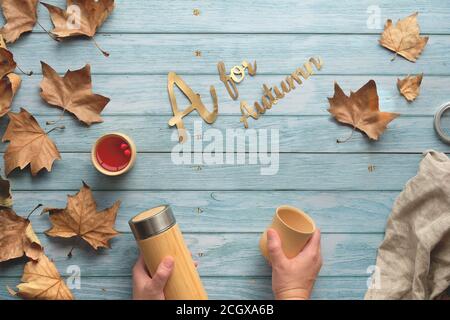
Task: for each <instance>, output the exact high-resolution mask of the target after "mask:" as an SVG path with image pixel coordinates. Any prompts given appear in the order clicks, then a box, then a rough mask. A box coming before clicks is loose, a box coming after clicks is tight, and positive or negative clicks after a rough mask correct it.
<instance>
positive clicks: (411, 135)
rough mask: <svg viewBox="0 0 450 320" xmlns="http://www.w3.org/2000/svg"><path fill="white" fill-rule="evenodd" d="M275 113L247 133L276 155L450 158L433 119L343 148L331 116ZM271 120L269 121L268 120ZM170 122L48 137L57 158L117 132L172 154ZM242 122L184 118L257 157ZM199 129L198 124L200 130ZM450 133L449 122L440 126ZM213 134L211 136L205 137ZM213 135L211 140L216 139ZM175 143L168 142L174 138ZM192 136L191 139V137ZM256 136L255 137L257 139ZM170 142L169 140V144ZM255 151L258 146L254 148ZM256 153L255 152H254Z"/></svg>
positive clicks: (108, 120) (69, 125) (143, 147)
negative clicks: (273, 145)
mask: <svg viewBox="0 0 450 320" xmlns="http://www.w3.org/2000/svg"><path fill="white" fill-rule="evenodd" d="M278 108H280V109H282V106H279V105H277V106H275V107H273V108H272V109H271V110H269V111H267V116H266V115H264V116H262V117H261V118H260V119H259V120H257V121H255V120H252V119H250V120H249V128H251V129H257V130H260V129H263V130H267V138H268V139H269V143H270V142H271V137H272V135H273V134H274V133H273V132H271V130H278V132H279V142H278V143H279V150H280V152H322V153H323V152H338V153H341V152H396V153H402V152H403V153H404V152H407V153H421V152H423V151H424V150H426V149H430V148H432V149H436V150H441V151H446V152H450V146H449V145H446V144H445V143H443V142H442V141H441V140H440V139H439V138H438V137H437V135H436V132H435V131H434V128H433V117H431V116H426V117H400V118H398V119H396V120H395V121H394V122H392V123H391V124H389V127H388V129H387V130H386V132H385V133H384V134H383V135H382V136H381V138H380V139H379V141H370V140H369V139H368V138H367V136H366V135H365V134H363V133H360V132H358V133H356V134H354V137H353V138H352V140H350V141H349V142H347V143H336V139H341V138H345V137H347V136H348V135H349V134H350V133H351V131H352V128H351V127H348V126H344V125H341V124H338V123H337V122H336V121H334V120H333V119H332V118H331V116H290V117H285V116H275V115H276V114H277V110H278ZM269 115H272V116H269ZM36 118H37V120H38V122H39V123H40V124H41V125H42V126H44V125H45V123H46V121H56V120H58V117H57V116H37V117H36ZM169 119H170V116H145V117H142V116H105V117H104V121H105V122H104V123H102V124H101V125H93V126H91V127H86V126H84V125H83V124H81V123H80V122H79V121H78V120H76V118H74V117H72V116H70V115H66V116H65V118H64V120H63V121H61V122H60V123H59V124H63V125H65V127H66V129H65V130H64V131H63V132H58V133H54V134H51V137H52V138H54V141H55V143H56V144H57V146H58V148H59V150H60V151H61V152H90V150H91V148H92V145H93V144H94V143H95V141H96V140H97V139H98V138H99V137H100V136H101V135H103V134H106V133H109V132H115V131H118V130H119V131H126V132H127V134H128V135H129V136H130V137H131V138H132V139H133V140H134V141H135V143H136V147H137V150H138V151H139V152H171V151H172V149H173V148H174V146H175V145H176V144H177V142H178V134H177V130H176V128H175V127H172V128H170V127H169V126H168V124H167V122H168V120H169ZM239 119H240V116H239V115H234V116H220V117H219V118H218V119H217V120H216V122H215V123H214V124H213V125H212V126H210V125H208V124H206V123H204V122H202V120H201V118H200V117H199V116H198V115H197V116H195V115H192V116H189V117H186V118H185V121H184V123H185V126H186V129H187V130H188V132H189V134H190V135H191V137H192V139H195V140H196V142H197V143H201V141H200V139H202V138H203V139H205V140H204V142H203V148H206V147H207V146H208V145H210V144H211V140H210V139H207V133H208V129H218V130H219V131H220V134H221V135H222V137H223V139H222V140H224V141H223V150H220V149H219V150H216V151H217V152H220V151H225V150H226V149H225V148H226V144H225V139H226V137H227V132H228V133H231V131H230V130H241V131H236V133H237V134H238V135H239V136H240V139H236V145H237V147H236V148H234V149H233V150H235V151H238V152H249V151H252V152H255V151H254V150H257V149H254V147H255V143H254V142H252V140H250V138H249V137H251V136H253V135H256V136H257V137H263V135H265V134H266V133H264V132H265V131H253V130H246V131H244V130H245V129H244V126H243V124H242V123H240V122H239ZM194 122H197V125H200V126H201V130H200V131H199V130H196V131H194V127H195V124H194ZM198 123H199V124H198ZM7 124H8V121H7V120H6V119H4V120H0V132H3V131H4V130H5V129H6V126H7ZM444 127H447V128H449V129H450V122H449V123H448V124H444ZM209 133H211V131H210V132H209ZM217 133H218V132H217V130H216V131H215V132H214V134H217ZM173 135H174V138H173V139H172V136H173ZM194 135H195V137H194ZM258 135H259V136H258ZM171 139H172V140H171ZM6 147H7V145H6V144H2V145H0V151H1V152H4V151H5V149H6ZM256 147H257V145H256ZM257 151H258V150H257Z"/></svg>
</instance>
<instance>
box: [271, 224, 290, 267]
mask: <svg viewBox="0 0 450 320" xmlns="http://www.w3.org/2000/svg"><path fill="white" fill-rule="evenodd" d="M267 250H268V253H269V259H270V262H271V263H272V265H276V264H279V263H282V262H283V261H284V260H285V259H286V256H285V255H284V252H283V249H282V248H281V239H280V237H279V236H278V233H277V232H276V231H275V230H274V229H269V230H267Z"/></svg>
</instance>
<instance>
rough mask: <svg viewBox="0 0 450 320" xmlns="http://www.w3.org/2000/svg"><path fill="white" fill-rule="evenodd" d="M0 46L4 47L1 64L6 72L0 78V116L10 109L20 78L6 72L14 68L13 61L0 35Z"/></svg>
mask: <svg viewBox="0 0 450 320" xmlns="http://www.w3.org/2000/svg"><path fill="white" fill-rule="evenodd" d="M0 48H2V49H4V50H5V51H2V52H1V54H2V58H5V59H4V60H3V63H2V65H3V66H4V68H3V72H4V73H6V74H5V76H3V77H2V78H1V79H0V118H1V117H3V116H4V115H5V114H7V113H8V112H9V110H10V107H11V103H12V100H13V98H14V95H15V94H16V92H17V90H19V87H20V84H21V82H22V79H21V78H20V76H18V75H17V74H15V73H8V72H9V71H10V70H11V69H12V68H13V67H14V68H15V62H14V59H13V58H12V54H11V52H9V51H8V50H7V48H6V44H5V42H4V40H3V37H2V36H1V35H0Z"/></svg>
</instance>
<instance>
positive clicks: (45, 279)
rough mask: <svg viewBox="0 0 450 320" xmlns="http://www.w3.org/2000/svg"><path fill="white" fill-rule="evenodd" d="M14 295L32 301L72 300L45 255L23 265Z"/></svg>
mask: <svg viewBox="0 0 450 320" xmlns="http://www.w3.org/2000/svg"><path fill="white" fill-rule="evenodd" d="M21 281H22V283H21V284H19V285H18V286H17V289H19V291H18V292H17V293H16V292H14V291H13V290H11V289H9V288H8V289H9V290H8V291H9V292H10V294H12V295H17V296H19V297H22V298H24V299H34V300H73V299H74V297H73V294H72V292H71V291H70V289H69V288H68V287H67V285H66V283H65V282H64V279H62V278H61V276H60V274H59V272H58V270H57V269H56V266H55V264H54V263H53V262H52V261H50V259H49V258H48V257H47V256H46V255H45V254H43V255H41V256H40V258H39V260H37V261H29V262H27V264H26V265H25V268H24V270H23V275H22V279H21Z"/></svg>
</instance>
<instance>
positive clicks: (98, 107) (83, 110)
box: [41, 62, 110, 125]
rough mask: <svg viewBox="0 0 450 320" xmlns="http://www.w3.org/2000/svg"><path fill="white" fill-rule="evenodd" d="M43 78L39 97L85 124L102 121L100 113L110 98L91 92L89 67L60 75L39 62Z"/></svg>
mask: <svg viewBox="0 0 450 320" xmlns="http://www.w3.org/2000/svg"><path fill="white" fill-rule="evenodd" d="M41 64H42V74H43V79H42V82H41V97H42V99H44V100H45V101H46V102H47V103H49V104H51V105H54V106H58V107H60V108H63V110H67V111H69V112H70V113H72V114H74V115H75V116H76V117H77V118H78V119H79V120H80V121H82V122H84V123H85V124H87V125H91V124H92V123H98V122H103V119H102V118H101V117H100V113H101V112H102V111H103V109H104V108H105V107H106V105H107V104H108V103H109V101H110V99H109V98H107V97H104V96H101V95H98V94H94V93H93V92H92V80H91V67H90V65H89V64H87V65H86V66H85V67H84V68H82V69H80V70H75V71H70V70H68V71H67V72H66V74H65V75H64V77H62V78H61V77H60V76H59V75H58V74H57V73H56V71H55V70H53V68H52V67H50V66H49V65H48V64H46V63H44V62H41Z"/></svg>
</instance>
